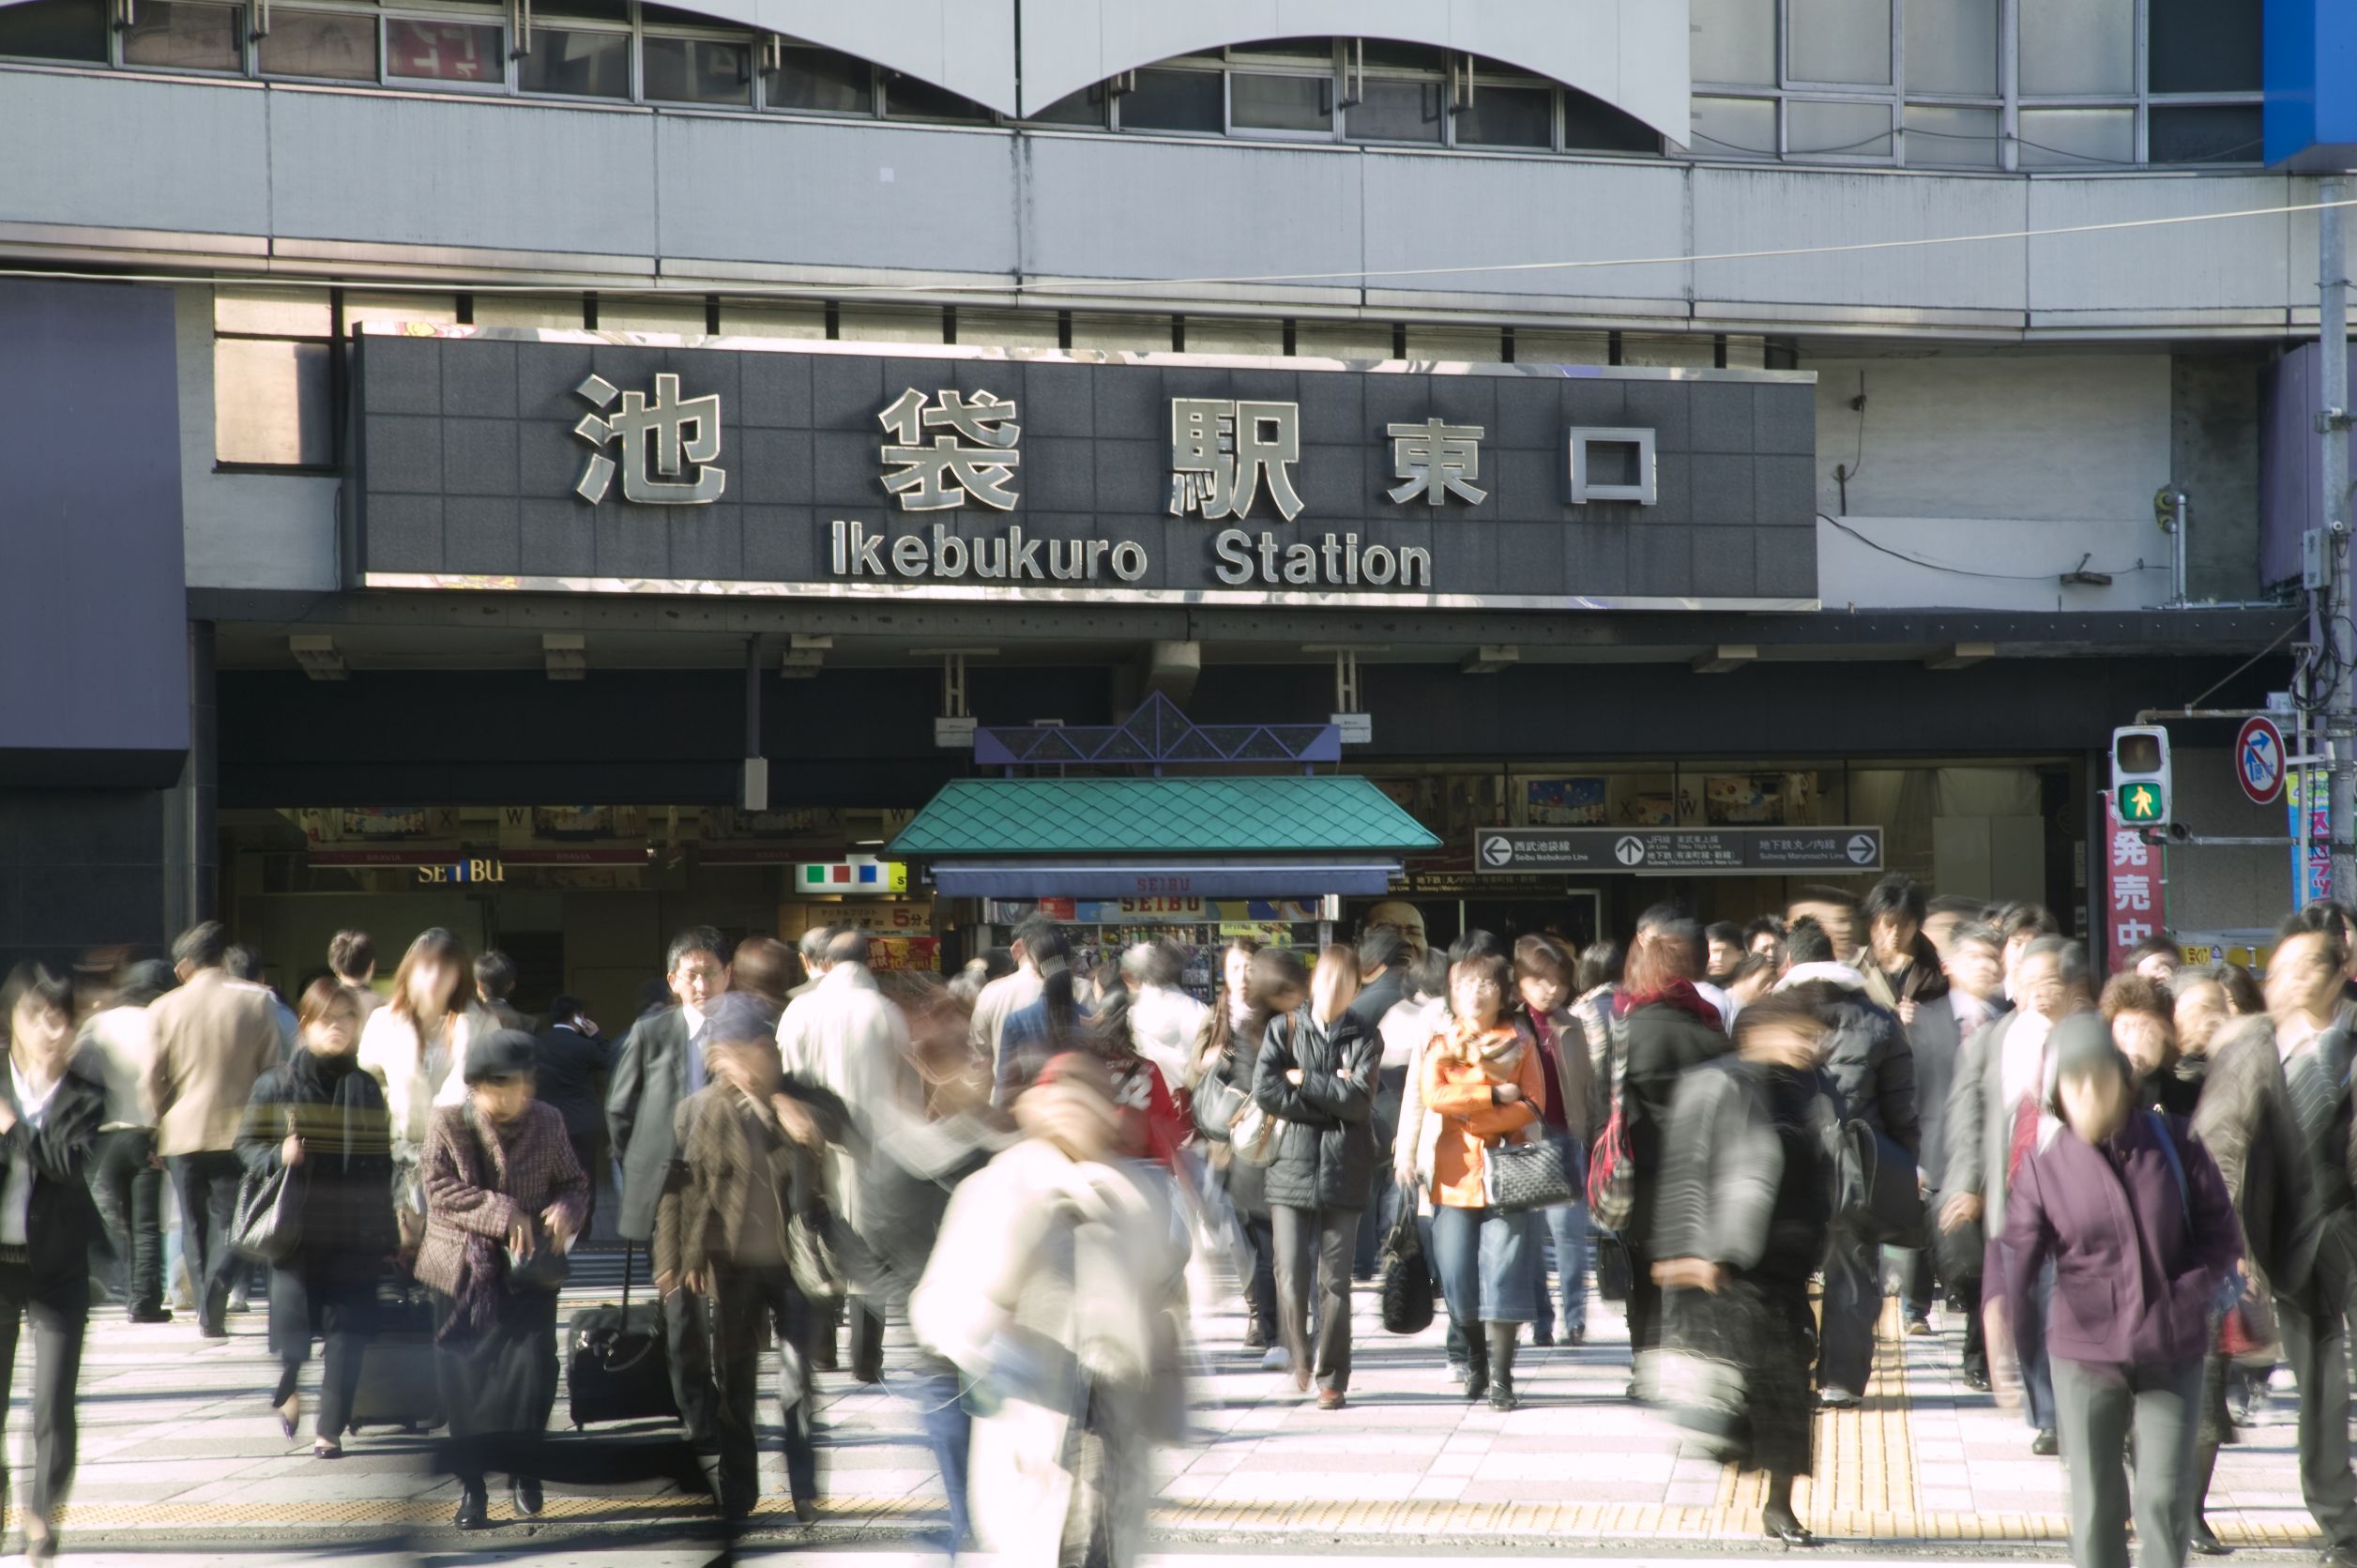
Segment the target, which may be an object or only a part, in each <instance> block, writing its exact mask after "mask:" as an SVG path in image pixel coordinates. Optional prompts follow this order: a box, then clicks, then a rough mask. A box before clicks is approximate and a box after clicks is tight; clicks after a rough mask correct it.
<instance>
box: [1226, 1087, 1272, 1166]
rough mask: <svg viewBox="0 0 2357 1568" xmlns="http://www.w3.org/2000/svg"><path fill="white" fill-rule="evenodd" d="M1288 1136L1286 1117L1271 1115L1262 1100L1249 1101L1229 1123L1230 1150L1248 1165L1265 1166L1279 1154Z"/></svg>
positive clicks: (1228, 1147)
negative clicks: (1279, 1147) (1265, 1109)
mask: <svg viewBox="0 0 2357 1568" xmlns="http://www.w3.org/2000/svg"><path fill="white" fill-rule="evenodd" d="M1284 1137H1285V1118H1283V1117H1280V1116H1270V1114H1269V1113H1268V1112H1267V1111H1264V1110H1262V1109H1261V1108H1260V1102H1259V1101H1257V1100H1248V1101H1246V1102H1245V1103H1244V1107H1243V1109H1241V1110H1239V1111H1238V1112H1237V1113H1236V1119H1235V1120H1233V1121H1230V1122H1229V1123H1228V1124H1227V1149H1228V1152H1229V1153H1231V1154H1233V1155H1235V1156H1236V1158H1238V1159H1239V1160H1241V1161H1243V1162H1244V1164H1246V1165H1267V1164H1269V1163H1270V1161H1272V1160H1274V1159H1275V1158H1276V1157H1277V1146H1278V1144H1279V1143H1281V1142H1282V1141H1283V1140H1284Z"/></svg>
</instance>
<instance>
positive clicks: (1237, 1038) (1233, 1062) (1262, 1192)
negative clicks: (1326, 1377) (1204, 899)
mask: <svg viewBox="0 0 2357 1568" xmlns="http://www.w3.org/2000/svg"><path fill="white" fill-rule="evenodd" d="M1259 954H1260V944H1259V942H1257V941H1255V939H1254V938H1252V937H1250V936H1236V937H1232V938H1230V939H1229V940H1228V942H1227V945H1226V946H1224V947H1223V948H1222V949H1221V950H1220V994H1219V995H1218V996H1217V997H1213V998H1212V1002H1211V1011H1210V1013H1209V1016H1207V1017H1206V1018H1205V1019H1204V1021H1203V1033H1202V1035H1201V1036H1200V1037H1199V1038H1198V1039H1197V1040H1196V1042H1195V1053H1194V1061H1195V1081H1194V1086H1193V1087H1194V1107H1193V1109H1194V1127H1195V1132H1196V1133H1197V1134H1199V1135H1200V1136H1201V1137H1202V1139H1203V1142H1204V1145H1205V1151H1206V1163H1207V1164H1208V1165H1209V1166H1210V1168H1211V1176H1212V1180H1214V1181H1216V1182H1217V1183H1218V1184H1219V1187H1220V1190H1221V1191H1222V1192H1223V1193H1224V1194H1225V1195H1226V1196H1227V1202H1228V1207H1230V1208H1231V1209H1233V1210H1235V1211H1236V1223H1237V1225H1239V1226H1240V1227H1241V1228H1242V1230H1243V1232H1244V1239H1245V1241H1247V1242H1248V1243H1250V1245H1251V1247H1252V1256H1253V1271H1252V1278H1251V1279H1249V1280H1247V1281H1245V1282H1244V1348H1245V1349H1246V1350H1252V1351H1259V1352H1262V1353H1263V1358H1264V1359H1263V1360H1262V1362H1261V1364H1262V1365H1263V1366H1264V1367H1268V1368H1270V1369H1271V1370H1273V1369H1275V1368H1277V1367H1279V1366H1282V1365H1284V1364H1285V1351H1284V1349H1283V1348H1282V1347H1271V1346H1270V1333H1271V1332H1272V1331H1273V1330H1274V1328H1275V1325H1276V1321H1277V1276H1276V1243H1275V1241H1274V1239H1273V1238H1272V1236H1271V1233H1270V1224H1269V1181H1268V1172H1267V1171H1266V1170H1265V1169H1264V1168H1263V1167H1261V1166H1259V1165H1253V1164H1251V1163H1250V1162H1248V1161H1244V1160H1239V1159H1237V1158H1236V1157H1235V1155H1234V1153H1233V1152H1232V1151H1231V1149H1230V1148H1229V1143H1228V1126H1229V1124H1230V1123H1231V1122H1233V1121H1234V1120H1235V1119H1236V1118H1237V1117H1238V1116H1239V1115H1241V1114H1242V1113H1243V1110H1244V1106H1245V1104H1246V1103H1247V1102H1248V1101H1249V1100H1250V1099H1251V1097H1252V1086H1253V1073H1255V1071H1256V1070H1257V1068H1258V1067H1259V1064H1260V1041H1261V1034H1262V1028H1263V1025H1264V1024H1265V1022H1266V1020H1265V1019H1261V1018H1258V1017H1256V1016H1255V1012H1254V1010H1253V1002H1252V970H1253V964H1254V961H1255V959H1257V958H1258V956H1259Z"/></svg>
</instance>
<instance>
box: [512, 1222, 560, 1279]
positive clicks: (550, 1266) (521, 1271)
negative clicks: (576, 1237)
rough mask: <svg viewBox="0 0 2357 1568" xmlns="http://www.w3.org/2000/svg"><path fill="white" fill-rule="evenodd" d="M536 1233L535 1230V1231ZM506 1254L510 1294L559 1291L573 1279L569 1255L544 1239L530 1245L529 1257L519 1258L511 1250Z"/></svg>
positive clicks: (552, 1242) (513, 1249)
mask: <svg viewBox="0 0 2357 1568" xmlns="http://www.w3.org/2000/svg"><path fill="white" fill-rule="evenodd" d="M534 1228H535V1230H536V1231H537V1230H538V1227H537V1226H535V1227H534ZM507 1253H508V1286H509V1288H510V1289H513V1290H562V1289H564V1288H565V1282H566V1281H567V1280H569V1279H570V1278H571V1277H572V1272H573V1260H572V1256H571V1255H570V1254H569V1253H567V1252H566V1251H565V1250H564V1249H563V1248H561V1247H559V1246H557V1245H556V1244H555V1242H554V1241H550V1240H548V1238H546V1237H544V1236H543V1237H539V1238H538V1239H537V1240H536V1241H534V1243H533V1246H532V1256H529V1257H518V1256H516V1250H515V1248H513V1247H509V1248H508V1249H507Z"/></svg>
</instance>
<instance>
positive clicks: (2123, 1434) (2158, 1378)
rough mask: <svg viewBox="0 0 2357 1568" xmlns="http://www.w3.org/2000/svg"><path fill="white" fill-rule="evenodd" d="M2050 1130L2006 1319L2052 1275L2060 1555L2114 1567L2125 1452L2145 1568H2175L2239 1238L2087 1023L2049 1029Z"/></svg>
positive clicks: (2177, 1125)
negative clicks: (2206, 1370) (2065, 1470)
mask: <svg viewBox="0 0 2357 1568" xmlns="http://www.w3.org/2000/svg"><path fill="white" fill-rule="evenodd" d="M2050 1048H2051V1049H2052V1050H2053V1051H2054V1053H2055V1063H2056V1065H2055V1084H2054V1093H2053V1096H2052V1099H2051V1102H2050V1104H2049V1110H2050V1111H2051V1113H2052V1114H2053V1115H2055V1116H2056V1117H2058V1118H2060V1121H2061V1124H2062V1129H2063V1130H2062V1131H2061V1132H2060V1133H2057V1134H2054V1135H2053V1136H2052V1137H2051V1139H2050V1140H2049V1141H2048V1142H2047V1143H2046V1145H2045V1147H2044V1148H2042V1149H2038V1150H2036V1151H2035V1152H2034V1153H2032V1154H2031V1155H2030V1157H2029V1158H2028V1159H2026V1160H2024V1161H2023V1162H2022V1165H2021V1170H2020V1172H2019V1174H2018V1175H2016V1176H2015V1179H2014V1186H2013V1192H2012V1194H2011V1195H2010V1196H2009V1198H2008V1199H2007V1201H2006V1206H2005V1244H2006V1246H2007V1247H2008V1248H2009V1249H2010V1250H2011V1252H2012V1254H2013V1256H2014V1258H2015V1260H2016V1262H2017V1263H2018V1265H2019V1266H2018V1267H2016V1268H2015V1269H2012V1270H2010V1271H2008V1273H2007V1294H2008V1295H2009V1297H2010V1298H2011V1300H2010V1301H2009V1302H2008V1306H2009V1307H2010V1309H2011V1310H2012V1311H2013V1312H2014V1313H2015V1316H2016V1318H2018V1317H2019V1315H2020V1314H2022V1313H2023V1312H2025V1311H2027V1310H2028V1307H2029V1300H2028V1298H2029V1294H2030V1282H2031V1281H2032V1280H2034V1279H2035V1278H2036V1277H2037V1273H2038V1270H2039V1268H2040V1267H2041V1266H2042V1265H2043V1264H2044V1263H2045V1262H2046V1261H2047V1260H2049V1259H2051V1260H2052V1262H2053V1264H2054V1301H2053V1304H2052V1305H2051V1306H2050V1307H2049V1308H2048V1309H2047V1317H2046V1353H2047V1355H2048V1356H2049V1357H2050V1358H2051V1359H2052V1362H2053V1366H2054V1399H2055V1411H2056V1417H2057V1421H2058V1423H2059V1425H2060V1436H2061V1443H2062V1456H2063V1460H2064V1462H2065V1463H2066V1464H2067V1465H2068V1466H2069V1467H2070V1478H2071V1556H2072V1559H2073V1560H2074V1561H2076V1563H2077V1564H2078V1565H2079V1568H2127V1561H2128V1552H2127V1545H2126V1543H2127V1531H2128V1512H2129V1499H2130V1489H2129V1487H2128V1485H2127V1478H2126V1475H2125V1472H2124V1470H2123V1469H2122V1464H2121V1461H2122V1456H2123V1454H2124V1453H2125V1450H2126V1447H2127V1444H2128V1441H2129V1438H2130V1436H2131V1433H2133V1435H2134V1438H2135V1442H2136V1486H2135V1491H2134V1497H2135V1509H2136V1532H2137V1543H2138V1545H2137V1552H2138V1557H2139V1559H2140V1560H2141V1561H2142V1563H2143V1564H2144V1568H2182V1564H2183V1562H2184V1560H2185V1548H2186V1543H2187V1536H2188V1533H2189V1530H2190V1527H2191V1524H2192V1517H2193V1511H2192V1509H2191V1508H2189V1507H2188V1506H2187V1502H2188V1500H2189V1498H2190V1493H2191V1484H2192V1480H2193V1475H2192V1471H2193V1467H2194V1448H2195V1437H2196V1426H2197V1415H2198V1406H2199V1401H2200V1398H2201V1386H2202V1357H2203V1354H2204V1352H2205V1351H2207V1350H2208V1348H2209V1347H2210V1338H2211V1328H2210V1313H2211V1308H2212V1306H2213V1304H2214V1303H2215V1302H2217V1300H2218V1298H2219V1293H2220V1286H2221V1285H2222V1284H2223V1283H2224V1282H2225V1280H2226V1279H2227V1277H2228V1274H2229V1273H2231V1272H2232V1271H2233V1269H2234V1266H2235V1264H2236V1263H2237V1261H2239V1260H2240V1259H2241V1257H2242V1256H2243V1239H2242V1229H2241V1226H2240V1225H2239V1224H2238V1222H2237V1221H2236V1218H2235V1213H2234V1209H2233V1207H2232V1205H2231V1204H2230V1203H2229V1201H2228V1196H2227V1189H2226V1181H2225V1179H2224V1178H2222V1177H2221V1176H2220V1175H2219V1174H2218V1167H2217V1165H2216V1164H2215V1162H2213V1160H2212V1159H2211V1157H2210V1153H2209V1150H2207V1149H2204V1148H2203V1147H2202V1146H2201V1145H2200V1144H2198V1143H2197V1142H2195V1141H2194V1140H2193V1138H2192V1137H2191V1136H2189V1135H2188V1134H2187V1133H2186V1130H2185V1125H2184V1123H2183V1122H2182V1121H2181V1120H2179V1119H2177V1118H2175V1117H2167V1116H2163V1115H2162V1114H2160V1113H2159V1112H2158V1111H2154V1110H2150V1109H2147V1108H2145V1107H2144V1105H2143V1104H2141V1103H2140V1100H2139V1096H2138V1094H2137V1081H2136V1076H2135V1068H2134V1067H2133V1066H2132V1065H2131V1064H2130V1063H2129V1061H2128V1058H2126V1057H2124V1056H2122V1055H2121V1053H2120V1051H2119V1050H2118V1048H2117V1047H2115V1046H2114V1045H2113V1043H2112V1041H2111V1037H2110V1034H2109V1031H2107V1030H2106V1028H2105V1027H2104V1025H2103V1022H2102V1020H2100V1019H2097V1018H2091V1017H2087V1016H2084V1015H2081V1016H2078V1017H2073V1018H2066V1019H2064V1020H2063V1021H2062V1022H2060V1023H2059V1024H2057V1025H2056V1026H2055V1027H2054V1035H2053V1038H2052V1041H2051V1043H2050Z"/></svg>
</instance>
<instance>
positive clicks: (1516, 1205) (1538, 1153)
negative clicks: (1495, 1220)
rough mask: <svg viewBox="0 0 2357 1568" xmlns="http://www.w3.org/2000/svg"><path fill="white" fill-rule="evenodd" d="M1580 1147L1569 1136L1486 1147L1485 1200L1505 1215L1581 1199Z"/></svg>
mask: <svg viewBox="0 0 2357 1568" xmlns="http://www.w3.org/2000/svg"><path fill="white" fill-rule="evenodd" d="M1579 1178H1580V1169H1579V1148H1578V1146H1577V1145H1576V1144H1574V1143H1573V1142H1572V1140H1571V1139H1569V1138H1561V1137H1549V1138H1540V1139H1538V1140H1536V1141H1535V1142H1531V1143H1510V1144H1500V1145H1498V1146H1497V1147H1495V1148H1491V1149H1483V1150H1482V1201H1483V1203H1485V1204H1487V1205H1488V1206H1489V1207H1490V1208H1492V1209H1494V1210H1498V1212H1499V1213H1501V1214H1519V1213H1522V1212H1524V1211H1525V1210H1531V1209H1552V1208H1554V1207H1555V1206H1556V1205H1557V1204H1559V1203H1575V1202H1577V1201H1578V1200H1579V1196H1580V1190H1581V1183H1580V1180H1579Z"/></svg>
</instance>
